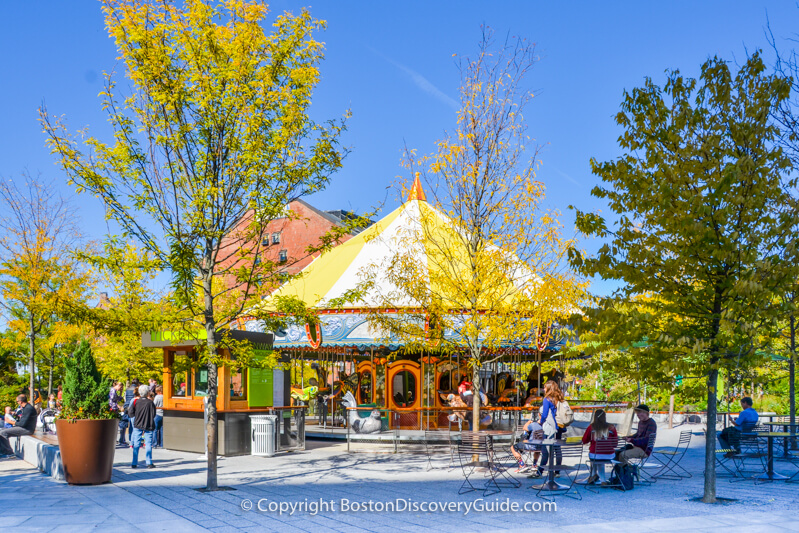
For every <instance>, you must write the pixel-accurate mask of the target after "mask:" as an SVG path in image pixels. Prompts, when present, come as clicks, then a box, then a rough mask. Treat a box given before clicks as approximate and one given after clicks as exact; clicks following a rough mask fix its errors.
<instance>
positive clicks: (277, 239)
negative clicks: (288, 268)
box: [272, 233, 280, 244]
mask: <svg viewBox="0 0 799 533" xmlns="http://www.w3.org/2000/svg"><path fill="white" fill-rule="evenodd" d="M272 244H280V233H273V234H272Z"/></svg>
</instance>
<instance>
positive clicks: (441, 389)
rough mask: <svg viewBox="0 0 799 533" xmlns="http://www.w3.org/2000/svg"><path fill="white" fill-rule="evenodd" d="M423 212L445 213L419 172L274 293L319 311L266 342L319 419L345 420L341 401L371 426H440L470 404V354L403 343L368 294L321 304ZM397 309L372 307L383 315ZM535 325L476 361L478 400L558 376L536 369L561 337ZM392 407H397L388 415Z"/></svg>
mask: <svg viewBox="0 0 799 533" xmlns="http://www.w3.org/2000/svg"><path fill="white" fill-rule="evenodd" d="M422 211H424V212H428V213H430V212H433V213H435V214H436V216H438V217H440V218H441V219H445V220H447V219H446V216H445V215H443V214H442V213H440V212H439V211H437V210H436V209H435V207H434V206H432V205H431V204H429V203H428V202H427V201H426V198H425V194H424V191H423V190H422V188H421V185H420V183H419V181H418V178H417V180H416V182H415V183H414V185H413V188H412V189H411V191H410V194H409V196H408V198H407V200H406V201H405V202H404V203H403V204H402V205H401V206H400V207H398V208H397V209H395V210H394V211H392V212H391V213H389V214H388V215H386V216H385V217H384V218H382V219H381V220H379V221H377V222H375V223H374V224H373V225H372V226H370V227H369V228H367V229H365V230H364V231H363V232H361V233H360V234H358V235H356V236H355V237H353V238H352V239H350V240H348V241H346V242H344V243H343V244H341V245H339V246H337V247H335V248H333V249H332V250H331V251H329V252H327V253H325V254H322V255H321V256H320V257H318V258H317V259H316V260H314V262H312V263H311V264H310V265H308V266H307V267H306V268H305V269H304V270H303V271H302V273H301V275H300V276H299V277H298V278H296V279H294V280H292V281H290V282H289V283H286V284H285V285H283V286H282V287H281V288H280V289H278V290H277V291H276V292H275V293H273V295H272V297H275V296H292V297H296V298H298V299H300V300H302V301H303V302H304V303H305V304H306V305H307V306H308V307H309V308H311V309H314V310H315V312H316V313H317V315H318V323H317V324H315V325H313V326H310V325H308V324H292V325H289V326H287V327H286V328H285V330H282V331H275V332H270V333H274V341H273V349H275V350H279V351H280V352H282V354H283V356H284V358H288V360H289V361H290V363H289V366H290V375H291V382H292V390H291V397H292V401H293V402H294V403H295V405H304V404H307V405H311V406H313V407H314V408H315V409H314V410H315V412H316V414H317V417H318V424H319V426H320V427H337V426H340V425H345V424H347V422H348V421H347V418H348V417H347V416H342V410H341V406H342V405H343V406H347V407H358V408H359V409H358V413H359V415H360V416H361V417H363V418H368V417H378V416H379V417H380V418H381V419H382V423H381V424H379V425H378V424H376V423H375V424H372V425H371V426H370V427H371V428H372V430H374V428H375V427H378V426H379V430H378V431H384V430H387V429H393V428H395V427H398V428H401V429H433V428H441V427H447V426H450V425H451V424H452V423H453V420H454V417H453V411H452V409H451V408H452V407H462V405H461V403H463V404H464V405H466V404H468V402H467V401H464V400H468V399H469V398H468V397H469V391H468V388H469V384H468V383H467V384H466V389H467V390H464V381H467V377H468V379H469V380H470V379H471V377H472V375H473V372H472V369H471V368H470V366H469V360H468V358H467V357H464V356H463V355H460V354H458V353H444V352H443V351H437V350H419V351H414V350H409V349H406V348H405V346H403V344H402V342H401V341H400V340H398V339H396V338H392V337H391V336H388V337H387V336H386V335H385V334H384V333H383V332H381V331H378V330H377V328H375V327H374V326H373V325H372V324H370V321H369V319H368V317H369V316H370V313H373V312H375V310H376V306H378V305H379V304H378V303H377V302H376V301H373V300H370V298H369V297H368V296H366V297H363V298H361V299H360V300H359V301H358V302H356V303H353V304H351V305H343V306H342V305H340V304H338V305H337V306H335V307H333V306H331V305H328V304H329V302H332V301H339V302H340V300H341V297H342V295H344V294H345V293H346V292H347V291H349V290H351V289H352V288H354V287H356V286H357V284H358V283H359V281H360V279H361V278H360V276H361V272H362V271H363V269H365V268H368V267H369V266H370V265H375V264H380V263H381V262H383V261H386V260H387V259H388V258H389V257H391V256H392V254H394V253H396V250H397V248H398V247H402V246H409V244H408V243H407V239H406V238H404V236H406V235H407V232H408V228H409V227H412V226H413V225H414V224H418V223H419V220H420V212H422ZM381 282H386V281H385V280H381ZM265 302H266V305H268V300H266V301H265ZM401 311H402V310H401V309H379V312H383V313H389V314H391V313H401ZM240 327H241V328H242V329H244V330H247V331H251V332H261V333H265V331H264V329H265V325H264V323H263V322H262V321H259V320H256V319H248V318H244V319H242V320H241V322H240ZM542 329H543V331H541V332H540V334H539V335H538V336H537V339H536V342H535V344H534V345H533V346H509V347H507V348H506V349H504V350H503V351H502V353H501V354H497V357H494V358H492V359H495V361H493V362H492V363H490V364H489V365H487V366H486V367H483V368H481V369H480V372H479V374H480V380H481V383H480V391H481V393H484V394H485V396H483V399H482V402H481V405H485V404H488V406H493V407H496V408H501V407H511V406H522V405H524V404H525V402H528V403H529V401H530V399H531V398H536V397H537V396H538V391H539V390H540V388H541V387H542V386H543V383H544V381H546V380H547V379H559V378H560V377H562V374H561V373H560V372H559V371H558V370H557V369H551V370H550V371H548V372H546V373H542V371H541V368H542V363H546V362H549V361H551V360H552V359H553V357H556V354H557V351H558V349H559V348H560V347H561V345H562V343H563V340H558V335H557V334H556V331H555V330H556V328H555V327H552V326H550V327H548V328H542ZM457 334H458V333H457V332H454V331H448V332H446V333H445V335H457ZM375 411H376V412H377V413H380V415H376V414H375ZM464 411H465V410H464ZM389 412H390V413H392V414H393V415H394V416H387V413H389ZM465 416H469V415H468V413H467V415H465ZM462 418H463V417H462ZM481 418H482V415H481ZM349 424H350V425H352V421H349ZM312 425H313V424H312V423H311V421H308V422H307V423H306V431H307V432H308V435H311V434H312V433H313V428H312ZM356 425H357V426H361V424H356ZM481 427H482V422H481Z"/></svg>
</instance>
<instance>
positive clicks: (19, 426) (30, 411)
mask: <svg viewBox="0 0 799 533" xmlns="http://www.w3.org/2000/svg"><path fill="white" fill-rule="evenodd" d="M17 404H18V405H19V408H20V409H21V411H20V416H19V421H18V422H17V423H16V424H14V427H13V428H8V429H0V456H9V455H14V449H13V448H12V447H11V444H10V443H9V442H8V438H9V437H21V436H22V435H33V432H34V431H36V409H34V407H33V406H32V405H31V404H29V403H28V397H27V396H25V395H24V394H20V395H19V396H17Z"/></svg>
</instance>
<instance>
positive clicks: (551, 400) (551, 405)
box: [538, 380, 563, 474]
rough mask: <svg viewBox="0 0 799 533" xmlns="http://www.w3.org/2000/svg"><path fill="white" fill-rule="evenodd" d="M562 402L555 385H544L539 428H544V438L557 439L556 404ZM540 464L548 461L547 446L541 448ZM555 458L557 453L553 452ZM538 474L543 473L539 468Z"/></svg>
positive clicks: (560, 394) (561, 395) (553, 383)
mask: <svg viewBox="0 0 799 533" xmlns="http://www.w3.org/2000/svg"><path fill="white" fill-rule="evenodd" d="M562 400H563V394H562V393H561V392H560V387H558V386H557V383H555V382H554V381H552V380H550V381H547V382H546V384H545V385H544V403H543V404H542V405H541V421H540V424H541V427H542V428H544V438H546V439H554V438H557V437H558V433H559V432H558V420H557V418H556V416H557V413H558V402H560V401H562ZM541 448H542V451H541V463H540V464H542V465H545V464H547V461H549V446H542V447H541ZM555 454H556V458H557V451H556V452H555ZM538 473H539V474H541V473H543V470H542V469H541V468H540V467H539V469H538Z"/></svg>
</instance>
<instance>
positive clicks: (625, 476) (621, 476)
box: [610, 464, 635, 491]
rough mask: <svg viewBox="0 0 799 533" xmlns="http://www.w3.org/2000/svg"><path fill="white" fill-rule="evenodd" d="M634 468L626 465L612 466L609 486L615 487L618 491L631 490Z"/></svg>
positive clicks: (633, 486)
mask: <svg viewBox="0 0 799 533" xmlns="http://www.w3.org/2000/svg"><path fill="white" fill-rule="evenodd" d="M634 477H635V467H634V466H633V465H628V464H617V465H614V466H613V474H612V475H611V476H610V484H611V485H615V486H616V487H615V488H617V489H619V490H624V491H628V490H633V488H635V483H634Z"/></svg>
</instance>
